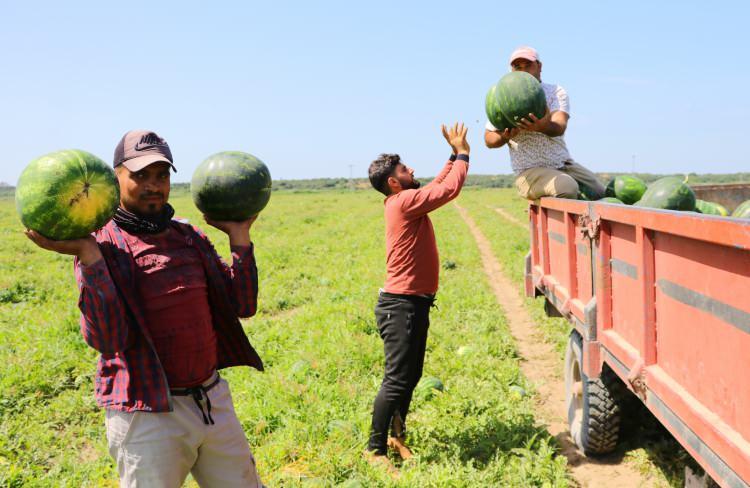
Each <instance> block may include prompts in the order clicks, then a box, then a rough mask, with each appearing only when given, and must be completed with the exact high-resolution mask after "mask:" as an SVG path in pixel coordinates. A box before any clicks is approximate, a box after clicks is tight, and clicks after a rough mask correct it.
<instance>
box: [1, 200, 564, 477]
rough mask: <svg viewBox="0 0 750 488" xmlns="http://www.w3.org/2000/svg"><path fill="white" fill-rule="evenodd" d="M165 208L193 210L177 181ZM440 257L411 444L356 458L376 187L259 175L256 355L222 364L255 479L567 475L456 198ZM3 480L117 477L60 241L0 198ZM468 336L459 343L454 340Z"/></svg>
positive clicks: (368, 394)
mask: <svg viewBox="0 0 750 488" xmlns="http://www.w3.org/2000/svg"><path fill="white" fill-rule="evenodd" d="M172 203H173V205H174V206H175V208H176V209H177V213H178V215H181V216H185V217H187V218H189V219H190V220H191V221H193V222H198V223H201V227H202V228H204V229H207V230H208V233H209V236H210V237H211V239H212V241H213V242H214V243H215V244H216V247H217V249H218V250H219V252H220V253H222V254H224V255H225V256H226V255H227V254H228V246H227V241H226V237H225V236H223V235H222V234H221V233H220V232H219V231H215V230H214V229H211V228H208V227H207V226H206V225H205V224H202V222H201V220H200V218H199V215H198V213H197V211H196V210H195V209H194V207H193V205H192V203H191V202H190V199H189V197H188V196H187V195H186V194H185V193H184V192H176V193H175V194H174V195H173V199H172ZM433 223H434V225H435V228H436V232H437V237H438V246H439V248H440V252H441V258H442V259H443V262H444V263H448V262H450V263H451V264H450V265H446V266H445V267H444V269H442V270H441V290H440V292H439V297H438V309H437V310H434V311H433V313H432V316H431V318H432V325H431V328H430V337H429V340H428V352H427V359H426V364H425V374H426V375H431V376H436V377H438V378H440V379H441V380H442V381H443V382H444V383H445V391H444V392H443V393H441V394H437V395H435V396H434V397H432V398H429V399H428V398H417V399H415V401H414V403H413V411H412V414H411V415H410V418H409V429H410V438H409V442H410V443H411V445H412V446H413V448H414V451H415V452H416V454H417V456H416V459H414V460H413V461H412V462H409V463H408V464H407V465H404V466H402V476H401V478H400V479H399V480H398V481H393V480H391V479H390V478H389V477H388V476H386V475H385V474H384V473H382V472H381V471H379V470H375V469H372V468H371V467H370V466H369V465H368V464H367V463H366V462H364V460H363V458H362V450H363V448H364V446H365V443H366V439H367V434H368V428H369V419H370V411H371V408H372V400H373V398H374V396H375V393H376V392H377V389H378V386H379V382H380V378H381V375H382V361H383V353H382V342H381V340H380V338H379V336H378V333H377V329H376V327H375V323H374V317H373V313H372V309H373V307H374V305H375V300H376V296H377V290H378V287H379V286H380V285H381V284H382V281H383V278H384V262H385V256H384V244H383V217H382V199H381V198H379V197H378V195H377V194H375V193H374V192H325V193H309V194H302V193H300V194H292V193H284V192H278V193H274V195H273V197H272V201H271V204H270V205H269V207H268V209H266V210H265V211H264V212H263V214H262V216H261V218H260V219H259V221H258V222H257V224H256V225H255V226H254V227H253V240H254V242H255V244H256V253H257V259H258V265H259V272H260V290H261V291H260V298H259V307H260V311H259V313H258V315H256V317H254V318H251V319H249V320H246V321H244V322H243V323H244V325H245V327H246V330H247V331H248V334H249V336H250V338H251V341H252V342H253V344H254V345H255V347H256V348H257V349H258V351H259V353H260V354H261V356H262V357H263V360H264V362H265V364H266V369H267V371H266V372H265V373H257V372H255V371H251V370H250V369H248V368H234V369H230V370H228V371H226V374H225V377H226V378H227V379H228V381H229V383H230V385H231V388H232V392H233V397H234V401H235V406H236V409H237V413H238V416H239V418H240V420H241V422H242V424H243V427H244V429H245V432H246V434H247V437H248V439H249V442H250V444H251V447H252V449H253V452H254V454H255V456H256V460H257V462H258V467H259V470H260V473H261V477H262V479H263V480H264V482H265V483H266V484H268V485H269V486H337V485H341V484H345V485H346V486H368V487H369V486H425V487H429V486H452V487H453V486H466V487H469V486H472V487H473V486H567V485H568V483H569V480H568V478H567V474H566V469H565V468H566V463H565V459H564V458H562V457H561V456H559V455H558V454H556V450H555V443H554V440H553V439H551V438H549V436H548V435H547V433H546V431H544V429H543V428H541V427H540V425H539V424H538V422H537V420H536V419H535V417H534V412H533V401H532V398H531V397H530V396H521V395H518V394H515V393H511V392H510V390H509V389H510V388H511V387H512V386H514V385H517V386H521V387H523V388H524V389H526V390H527V391H528V390H529V389H530V387H529V385H527V384H526V382H525V380H524V379H523V377H522V376H521V374H520V370H519V366H518V358H517V357H516V352H515V348H514V345H513V342H512V340H511V338H510V336H509V333H508V329H507V325H506V323H505V319H504V317H503V316H502V314H501V312H500V309H499V307H498V305H497V304H496V302H495V299H494V296H493V295H492V293H491V291H490V289H489V287H488V285H487V284H486V283H485V281H484V280H477V276H482V272H481V261H480V257H479V254H478V250H477V248H476V246H475V244H474V242H473V240H472V239H471V236H470V234H469V233H468V232H467V229H466V227H465V225H464V223H463V222H462V221H461V219H460V217H459V215H458V214H457V212H456V211H455V209H454V208H452V207H450V206H448V207H446V208H443V209H441V210H439V211H437V212H435V213H434V214H433ZM0 233H1V234H2V236H1V237H2V239H1V240H0V243H1V244H0V246H2V247H1V248H0V486H116V485H117V481H116V471H115V469H114V466H113V463H112V461H111V459H110V457H109V455H108V453H107V449H106V440H105V436H104V426H103V412H102V411H101V410H100V409H98V408H97V407H96V405H95V404H94V400H93V372H94V366H95V360H96V353H95V351H93V350H92V349H90V348H88V346H86V345H85V343H84V342H83V340H82V338H81V336H80V333H79V331H78V310H77V307H76V303H77V291H76V287H75V282H74V279H73V275H72V262H71V259H70V258H69V257H65V256H57V255H54V254H51V253H49V252H46V251H42V250H40V249H37V248H35V247H34V246H33V245H32V244H31V243H30V242H29V241H28V240H27V239H26V238H25V237H24V236H23V234H22V233H21V226H20V224H19V223H18V221H17V218H16V216H15V209H14V208H13V202H12V200H11V199H9V198H1V199H0ZM462 346H470V347H469V348H465V349H467V350H468V351H469V352H468V353H466V354H463V355H461V356H459V355H458V354H457V353H456V351H457V350H458V349H459V348H460V347H462Z"/></svg>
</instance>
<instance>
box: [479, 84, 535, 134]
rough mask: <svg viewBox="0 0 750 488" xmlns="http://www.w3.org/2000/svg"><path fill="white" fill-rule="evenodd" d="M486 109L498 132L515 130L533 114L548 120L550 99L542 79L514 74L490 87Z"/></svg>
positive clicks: (485, 102)
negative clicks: (519, 123) (543, 86)
mask: <svg viewBox="0 0 750 488" xmlns="http://www.w3.org/2000/svg"><path fill="white" fill-rule="evenodd" d="M484 108H485V111H486V112H487V118H488V119H489V121H490V123H492V125H494V126H495V127H496V128H497V129H498V130H505V129H512V128H514V127H517V126H518V122H519V121H520V120H521V119H522V118H526V119H528V118H529V114H530V113H531V114H534V115H535V116H536V117H538V118H542V117H544V114H545V112H546V111H547V97H546V96H545V95H544V90H542V85H541V83H539V80H537V79H536V78H534V77H533V76H531V75H530V74H528V73H525V72H523V71H511V72H510V73H508V74H507V75H505V76H503V77H502V78H500V81H498V82H497V83H496V84H495V85H493V86H492V87H491V88H490V90H489V92H488V93H487V96H486V97H485V101H484Z"/></svg>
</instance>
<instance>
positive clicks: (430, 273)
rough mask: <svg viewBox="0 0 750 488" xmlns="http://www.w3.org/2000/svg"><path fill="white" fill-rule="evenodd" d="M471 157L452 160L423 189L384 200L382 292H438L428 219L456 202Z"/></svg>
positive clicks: (435, 256)
mask: <svg viewBox="0 0 750 488" xmlns="http://www.w3.org/2000/svg"><path fill="white" fill-rule="evenodd" d="M468 162H469V157H468V156H465V155H459V156H458V158H457V160H456V161H453V158H451V160H449V161H448V162H447V163H446V164H445V166H444V167H443V169H442V171H440V173H439V174H438V175H437V176H436V177H435V179H434V180H432V181H431V182H430V183H429V184H427V185H425V186H424V187H423V188H418V189H410V190H402V191H400V192H398V193H394V194H393V195H389V196H388V197H387V198H386V199H385V249H386V263H387V264H386V280H385V285H384V286H383V289H384V290H385V291H386V292H388V293H397V294H401V295H431V294H434V293H435V292H436V291H437V289H438V273H439V269H440V263H439V258H438V250H437V244H436V243H435V232H434V230H433V228H432V222H431V221H430V218H429V217H428V216H427V214H428V213H429V212H432V211H433V210H435V209H437V208H440V207H441V206H443V205H445V204H446V203H448V202H449V201H451V200H453V199H454V198H456V197H457V196H458V194H459V192H460V191H461V187H462V186H463V184H464V181H465V180H466V173H467V171H468Z"/></svg>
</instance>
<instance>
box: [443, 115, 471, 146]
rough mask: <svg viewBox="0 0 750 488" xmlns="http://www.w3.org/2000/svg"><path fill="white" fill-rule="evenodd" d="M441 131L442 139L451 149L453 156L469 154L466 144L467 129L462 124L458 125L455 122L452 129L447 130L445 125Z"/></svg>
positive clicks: (467, 144)
mask: <svg viewBox="0 0 750 488" xmlns="http://www.w3.org/2000/svg"><path fill="white" fill-rule="evenodd" d="M441 129H442V132H443V137H445V140H446V141H448V144H450V146H451V148H452V149H453V154H469V152H470V150H471V148H470V147H469V143H468V142H466V133H467V132H468V130H469V129H468V128H467V127H465V126H464V124H463V122H461V123H460V125H459V123H458V122H456V123H455V124H454V125H453V127H450V128H448V129H446V127H445V125H442V126H441Z"/></svg>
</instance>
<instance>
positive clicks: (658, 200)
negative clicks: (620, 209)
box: [634, 176, 696, 211]
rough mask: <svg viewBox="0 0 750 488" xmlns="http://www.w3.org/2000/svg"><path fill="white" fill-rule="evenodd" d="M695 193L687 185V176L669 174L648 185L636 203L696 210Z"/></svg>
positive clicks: (640, 205) (651, 206)
mask: <svg viewBox="0 0 750 488" xmlns="http://www.w3.org/2000/svg"><path fill="white" fill-rule="evenodd" d="M695 200H696V198H695V193H694V192H693V189H692V188H690V187H689V186H688V185H687V178H685V179H683V178H678V177H676V176H667V177H665V178H660V179H658V180H656V181H654V182H653V183H651V184H650V185H649V186H648V189H646V191H645V193H644V194H643V197H641V199H640V200H639V201H638V202H636V203H635V204H634V205H636V206H638V207H650V208H660V209H665V210H688V211H693V210H695Z"/></svg>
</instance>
